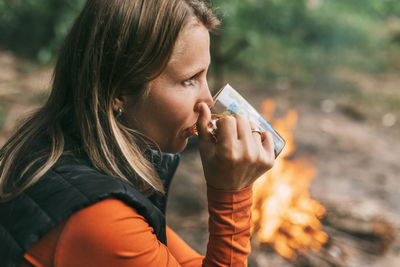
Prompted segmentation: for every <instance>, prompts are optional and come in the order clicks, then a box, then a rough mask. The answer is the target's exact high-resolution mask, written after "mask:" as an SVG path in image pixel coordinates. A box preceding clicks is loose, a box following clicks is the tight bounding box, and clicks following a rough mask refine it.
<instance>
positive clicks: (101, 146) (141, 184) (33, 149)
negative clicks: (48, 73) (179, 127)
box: [0, 0, 219, 201]
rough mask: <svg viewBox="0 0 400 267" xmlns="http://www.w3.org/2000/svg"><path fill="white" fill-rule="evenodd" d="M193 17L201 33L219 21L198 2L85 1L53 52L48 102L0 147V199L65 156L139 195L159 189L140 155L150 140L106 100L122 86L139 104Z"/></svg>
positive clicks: (22, 187) (28, 183)
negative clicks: (89, 165) (79, 158)
mask: <svg viewBox="0 0 400 267" xmlns="http://www.w3.org/2000/svg"><path fill="white" fill-rule="evenodd" d="M193 17H195V18H196V19H197V20H198V21H199V22H200V23H202V24H203V25H204V26H205V27H206V28H207V29H208V30H213V29H214V28H215V27H216V26H217V25H218V24H219V21H218V19H217V18H216V17H215V15H214V14H213V12H212V11H211V9H210V8H209V7H207V5H206V4H205V3H204V2H202V1H201V0H88V1H87V2H86V4H85V6H84V8H83V10H82V12H81V13H80V15H79V16H78V18H77V19H76V21H75V23H74V25H73V27H72V28H71V30H70V32H69V34H68V36H67V37H66V39H65V42H64V44H63V46H62V48H61V50H60V52H59V56H58V59H57V63H56V66H55V69H54V74H53V83H52V90H51V94H50V96H49V99H48V100H47V102H46V103H45V104H44V105H43V107H41V108H40V109H39V110H38V111H37V112H36V113H34V114H33V115H32V116H30V117H29V118H28V119H27V120H26V121H25V123H23V124H22V126H20V128H19V129H18V130H17V131H16V133H15V134H14V135H13V136H12V137H11V138H10V139H9V140H8V141H7V143H6V144H5V145H4V146H3V147H2V149H1V150H0V161H1V163H0V174H1V176H0V200H2V201H7V200H9V199H11V198H14V197H16V196H18V195H19V194H20V193H21V192H23V191H24V190H26V189H27V188H28V187H30V186H31V185H33V184H34V183H36V182H37V181H38V180H39V179H40V178H41V177H42V176H43V175H44V174H45V173H46V172H47V171H48V170H49V169H50V168H51V167H52V166H53V165H54V164H55V163H56V162H57V160H58V159H59V158H60V156H61V155H63V154H66V153H71V154H74V155H78V154H83V155H85V156H86V157H88V158H89V160H90V161H91V163H92V164H93V166H94V167H95V168H96V169H98V170H100V171H101V172H103V173H105V174H108V175H110V176H113V177H117V178H119V179H122V180H124V181H126V182H128V183H129V184H131V185H132V186H134V187H135V188H136V189H137V190H139V191H140V192H143V193H145V194H147V195H148V194H150V193H152V192H154V190H157V191H160V192H164V188H163V184H162V182H161V180H160V178H159V177H158V175H157V172H156V171H155V169H154V167H153V165H152V163H151V162H150V161H149V160H148V158H147V157H146V156H145V153H144V152H145V151H146V150H148V149H149V148H150V147H152V145H154V144H153V143H152V142H151V140H149V139H147V138H146V137H145V136H144V135H143V134H142V133H140V132H139V131H137V130H134V129H131V128H129V127H127V125H125V124H124V122H123V121H121V120H119V119H118V118H117V117H118V116H116V114H114V111H113V99H114V98H115V97H116V96H117V95H118V93H119V92H121V90H125V91H128V92H129V93H130V94H132V95H134V96H135V97H136V98H137V103H138V104H139V103H140V100H141V98H142V97H143V96H144V95H145V93H146V84H148V82H150V81H151V80H153V79H154V78H156V77H157V76H158V75H160V74H161V72H162V71H163V70H164V69H165V67H166V65H167V63H168V61H169V59H170V57H171V54H172V51H173V48H174V45H175V43H176V40H177V38H178V35H179V33H180V32H181V31H182V29H183V28H184V26H185V25H186V24H187V23H188V21H189V20H190V19H191V18H193ZM153 147H154V146H153Z"/></svg>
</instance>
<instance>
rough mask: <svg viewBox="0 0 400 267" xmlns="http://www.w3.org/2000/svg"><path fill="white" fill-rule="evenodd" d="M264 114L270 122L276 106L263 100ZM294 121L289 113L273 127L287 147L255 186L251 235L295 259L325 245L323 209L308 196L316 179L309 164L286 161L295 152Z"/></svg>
mask: <svg viewBox="0 0 400 267" xmlns="http://www.w3.org/2000/svg"><path fill="white" fill-rule="evenodd" d="M263 111H264V112H263V115H264V117H266V118H272V116H273V114H274V111H275V103H274V102H273V101H272V100H265V101H264V103H263ZM297 117H298V116H297V112H296V111H295V110H290V111H289V112H288V113H287V115H286V117H285V118H281V119H279V120H277V121H275V122H274V123H273V124H274V127H275V129H276V130H277V131H278V132H279V134H280V135H281V136H282V137H283V138H284V139H285V141H286V146H285V148H284V149H283V151H282V152H281V154H280V156H279V157H278V158H277V159H276V161H275V164H274V167H273V168H272V169H271V170H269V171H268V172H267V173H265V174H264V175H263V176H261V177H260V178H259V179H258V180H257V181H256V183H255V184H254V200H253V203H254V204H253V231H257V237H258V240H259V241H260V242H261V243H267V244H270V245H272V246H273V247H274V248H275V250H276V251H277V252H278V253H279V254H281V255H282V256H283V257H286V258H295V257H296V255H297V253H298V252H299V253H302V252H304V251H306V250H307V248H311V249H313V250H315V251H318V250H319V249H320V248H321V246H322V245H323V244H324V243H326V242H327V241H328V235H327V234H326V233H325V232H323V231H322V230H321V222H320V218H322V217H323V215H324V214H325V208H324V207H323V206H322V205H321V204H319V203H318V202H317V201H315V200H313V199H311V197H310V193H309V187H310V183H311V180H312V179H313V178H314V176H315V175H316V169H315V168H314V166H313V164H312V160H311V159H308V158H307V159H306V158H303V159H293V160H289V159H287V157H288V156H290V155H292V154H293V152H294V151H295V149H296V147H295V144H294V140H293V134H292V132H293V130H294V129H295V128H296V126H297Z"/></svg>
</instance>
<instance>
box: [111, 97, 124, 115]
mask: <svg viewBox="0 0 400 267" xmlns="http://www.w3.org/2000/svg"><path fill="white" fill-rule="evenodd" d="M124 106H125V97H123V96H122V95H118V96H116V97H115V98H114V99H113V110H114V112H118V110H120V109H122V110H123V109H124Z"/></svg>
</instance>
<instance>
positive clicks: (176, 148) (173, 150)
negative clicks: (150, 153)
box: [161, 138, 188, 154]
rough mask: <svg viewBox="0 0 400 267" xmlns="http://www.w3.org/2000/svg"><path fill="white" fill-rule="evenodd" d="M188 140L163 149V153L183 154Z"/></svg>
mask: <svg viewBox="0 0 400 267" xmlns="http://www.w3.org/2000/svg"><path fill="white" fill-rule="evenodd" d="M187 143H188V138H186V139H185V141H184V142H181V143H176V144H173V145H170V146H168V147H166V148H165V149H161V151H162V152H166V153H172V154H177V153H181V152H182V151H183V150H184V149H185V148H186V146H187Z"/></svg>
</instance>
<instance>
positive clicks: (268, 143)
mask: <svg viewBox="0 0 400 267" xmlns="http://www.w3.org/2000/svg"><path fill="white" fill-rule="evenodd" d="M263 134H264V135H265V138H264V139H263V140H262V146H263V148H264V150H265V152H267V154H268V156H270V157H271V158H273V159H274V158H275V152H274V139H273V137H272V133H270V132H269V131H266V132H264V133H263Z"/></svg>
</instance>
